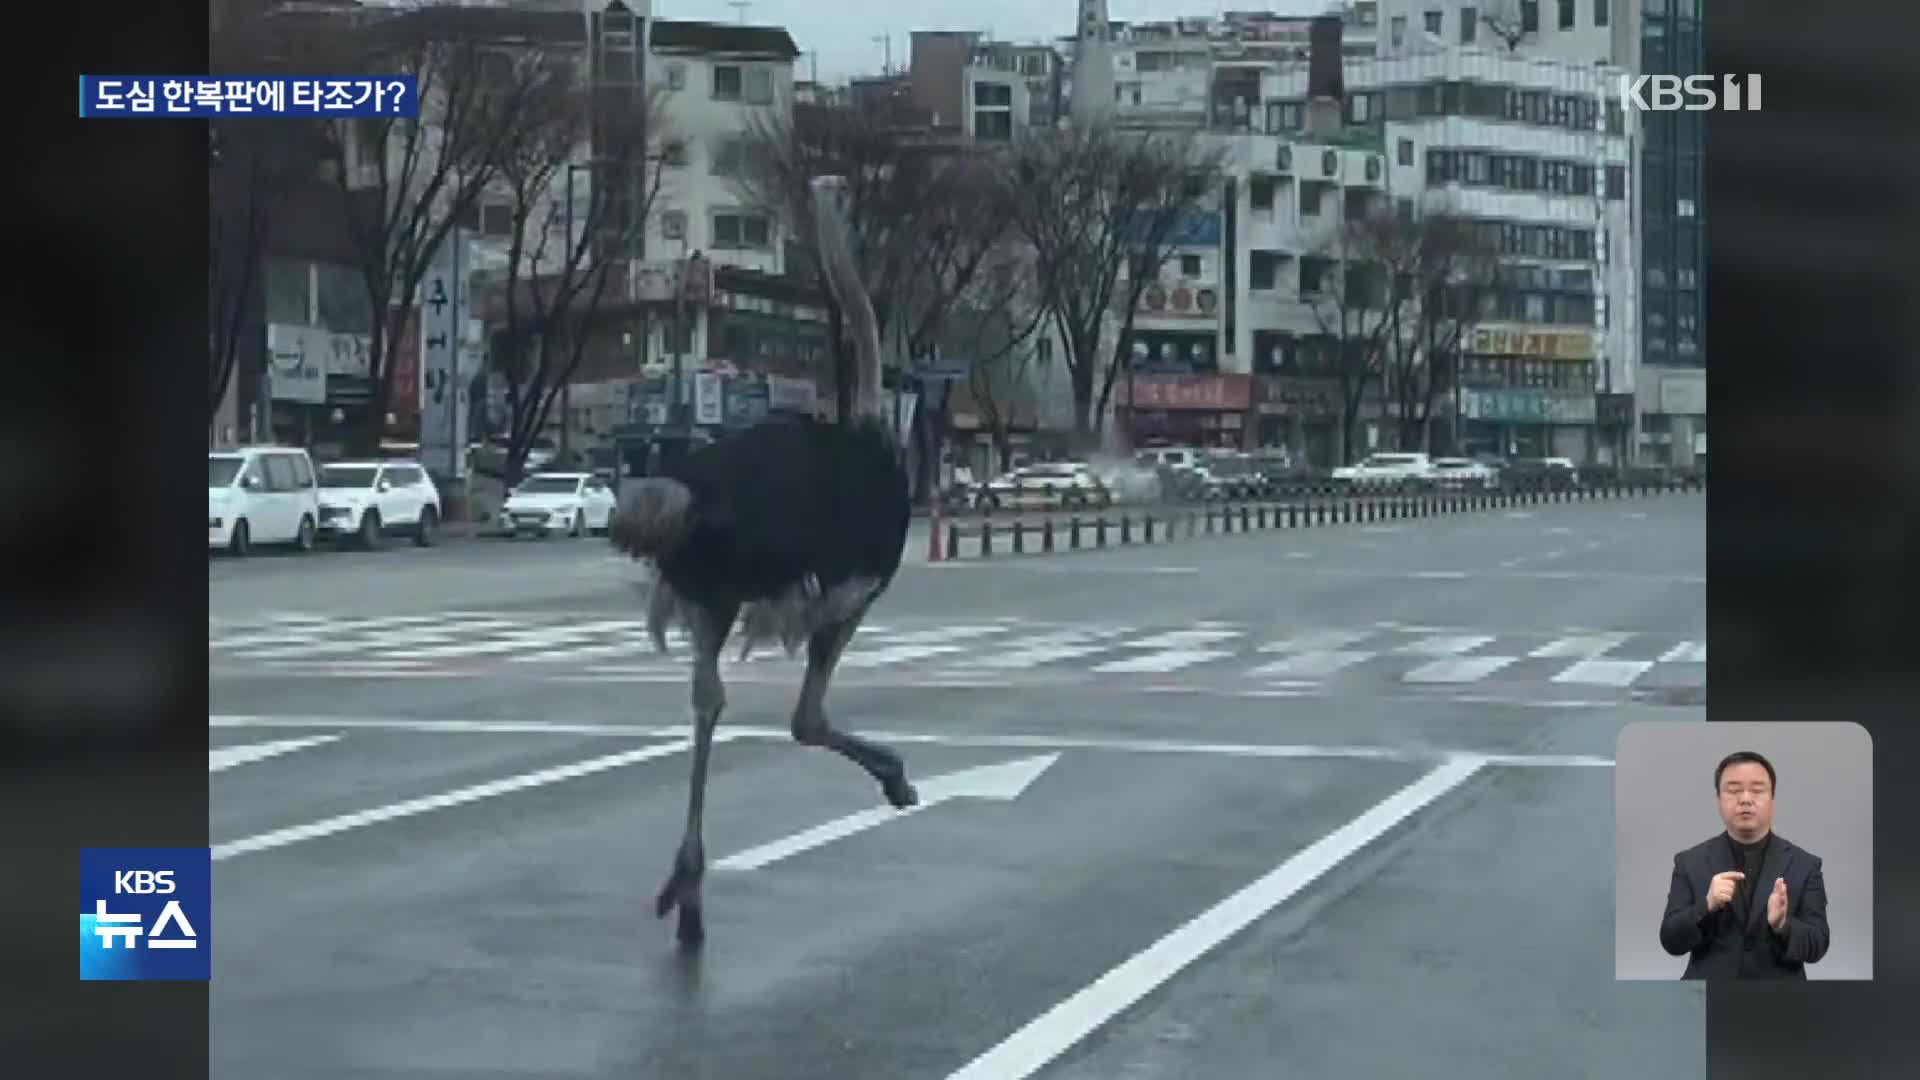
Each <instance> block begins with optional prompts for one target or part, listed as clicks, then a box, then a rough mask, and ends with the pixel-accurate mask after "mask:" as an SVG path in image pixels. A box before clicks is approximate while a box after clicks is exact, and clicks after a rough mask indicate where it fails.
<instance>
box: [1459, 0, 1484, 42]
mask: <svg viewBox="0 0 1920 1080" xmlns="http://www.w3.org/2000/svg"><path fill="white" fill-rule="evenodd" d="M1479 33H1480V9H1479V8H1470V7H1463V8H1461V9H1460V44H1462V45H1471V44H1473V43H1474V41H1475V40H1476V35H1478V34H1479Z"/></svg>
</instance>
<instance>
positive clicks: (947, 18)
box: [653, 0, 1336, 82]
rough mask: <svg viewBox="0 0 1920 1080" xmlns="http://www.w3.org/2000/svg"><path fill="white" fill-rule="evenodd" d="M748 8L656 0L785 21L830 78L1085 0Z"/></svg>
mask: <svg viewBox="0 0 1920 1080" xmlns="http://www.w3.org/2000/svg"><path fill="white" fill-rule="evenodd" d="M743 3H745V9H744V11H742V9H740V8H737V7H735V6H733V5H732V4H729V3H728V2H727V0H653V13H654V14H655V15H656V16H658V17H660V18H666V19H704V20H706V21H709V22H739V21H742V15H744V16H745V19H744V21H746V22H749V23H756V24H760V25H773V26H784V27H786V28H787V30H788V32H790V33H792V34H793V40H794V44H796V45H798V46H799V47H800V50H801V51H802V52H817V53H818V56H817V57H814V56H802V57H801V58H800V60H799V62H798V63H797V64H796V65H795V74H796V75H797V76H798V77H800V78H803V79H804V78H808V77H809V72H810V67H811V65H813V64H815V63H817V64H818V70H819V77H820V79H821V80H822V81H823V82H840V81H842V80H844V79H846V78H847V76H849V75H865V74H872V73H877V72H878V71H879V70H880V67H881V64H882V62H883V61H884V60H885V58H886V46H885V44H883V43H882V42H880V41H877V40H874V39H876V38H879V37H881V36H883V35H892V37H893V63H894V66H896V67H904V66H905V65H906V62H907V42H908V40H909V37H908V35H910V34H911V33H912V32H913V31H915V30H981V31H985V32H987V33H989V34H991V35H993V36H994V37H996V38H1003V39H1006V40H1009V41H1021V42H1024V41H1047V40H1052V39H1053V38H1056V37H1059V36H1060V35H1062V34H1066V33H1069V32H1071V31H1072V29H1073V22H1074V16H1075V15H1076V14H1077V13H1078V12H1079V10H1080V4H1079V0H872V2H869V3H852V2H848V0H751V2H745V0H743ZM1335 6H1336V3H1335V0H1238V2H1230V3H1220V4H1216V3H1214V0H1107V12H1108V15H1109V16H1110V17H1111V18H1115V19H1126V20H1138V19H1175V18H1180V17H1182V16H1196V15H1212V14H1215V13H1217V12H1219V11H1274V12H1278V13H1280V14H1287V15H1317V14H1319V13H1321V12H1323V11H1326V10H1328V9H1329V8H1331V7H1335Z"/></svg>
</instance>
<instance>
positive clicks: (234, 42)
mask: <svg viewBox="0 0 1920 1080" xmlns="http://www.w3.org/2000/svg"><path fill="white" fill-rule="evenodd" d="M262 16H263V13H262V12H260V11H258V10H254V9H247V10H244V11H237V12H229V13H227V15H226V17H225V18H223V19H220V20H219V21H218V22H217V25H216V26H215V27H214V28H213V32H212V33H211V35H210V38H209V42H208V51H209V54H210V60H211V68H210V70H211V72H212V73H213V74H216V75H223V74H251V75H259V74H262V73H271V72H278V71H284V70H287V65H286V60H287V57H286V56H285V55H284V54H283V51H282V49H281V47H280V46H281V43H280V41H279V40H278V38H277V36H276V35H275V34H274V33H273V32H272V29H271V28H270V26H269V25H268V24H267V22H266V20H265V19H264V18H263V17H262ZM207 151H208V169H207V180H208V193H207V203H208V205H207V211H208V212H207V253H208V260H207V301H208V311H207V326H208V330H209V332H210V333H209V341H208V367H207V409H208V414H207V415H208V423H209V424H212V423H213V421H214V418H215V416H216V415H217V413H218V412H219V409H220V403H221V402H222V401H224V400H225V399H226V396H227V391H228V388H229V387H230V386H231V385H232V383H233V378H234V373H235V371H236V370H237V368H238V367H239V361H240V357H241V356H242V355H243V354H244V353H245V352H246V350H247V347H248V343H249V342H250V341H251V340H252V338H253V334H254V333H255V331H257V330H258V325H257V321H256V319H255V315H256V313H257V312H258V309H259V305H260V303H261V301H262V300H263V298H264V293H265V283H264V282H263V281H262V280H261V272H262V266H263V263H264V261H265V257H266V248H267V236H268V231H269V227H270V224H271V221H272V219H273V215H274V214H275V213H276V212H277V211H279V210H280V209H281V207H280V205H279V204H280V202H281V200H282V198H283V197H284V196H285V195H287V194H288V193H289V192H290V191H292V190H293V189H294V188H296V187H298V186H299V185H301V184H303V183H306V182H309V181H311V180H314V179H315V178H317V177H318V175H319V166H320V162H321V160H322V157H323V154H324V146H323V145H322V143H321V140H320V129H319V127H318V126H317V125H316V124H314V123H313V122H311V121H308V120H303V119H300V118H297V117H292V118H286V119H282V120H276V121H274V122H273V123H270V124H268V123H261V122H259V121H257V120H253V119H250V118H246V117H224V116H223V117H216V118H215V119H213V120H211V121H209V124H208V129H207Z"/></svg>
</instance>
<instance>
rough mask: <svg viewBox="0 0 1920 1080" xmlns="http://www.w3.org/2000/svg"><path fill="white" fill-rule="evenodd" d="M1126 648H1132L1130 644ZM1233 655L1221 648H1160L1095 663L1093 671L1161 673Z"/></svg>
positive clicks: (1132, 673)
mask: <svg viewBox="0 0 1920 1080" xmlns="http://www.w3.org/2000/svg"><path fill="white" fill-rule="evenodd" d="M1127 648H1132V646H1131V645H1129V646H1127ZM1232 655H1234V654H1233V653H1231V652H1227V651H1225V650H1222V649H1162V650H1160V651H1159V652H1150V653H1148V654H1146V655H1145V656H1130V657H1128V658H1126V659H1125V660H1109V661H1107V662H1106V663H1104V664H1095V665H1094V666H1093V671H1094V672H1095V673H1096V674H1101V675H1138V674H1145V673H1152V674H1161V673H1164V672H1168V671H1179V670H1180V669H1181V668H1186V667H1192V666H1193V665H1195V664H1205V663H1208V662H1210V661H1214V660H1225V659H1227V658H1228V657H1230V656H1232Z"/></svg>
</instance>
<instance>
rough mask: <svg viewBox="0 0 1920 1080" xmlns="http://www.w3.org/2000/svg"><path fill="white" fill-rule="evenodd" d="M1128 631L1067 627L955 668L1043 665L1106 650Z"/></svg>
mask: <svg viewBox="0 0 1920 1080" xmlns="http://www.w3.org/2000/svg"><path fill="white" fill-rule="evenodd" d="M1128 632H1129V631H1127V630H1118V631H1113V630H1106V631H1098V630H1067V631H1061V632H1059V633H1053V634H1039V635H1036V636H1034V637H1029V638H1015V639H1013V640H1012V641H1008V642H1005V643H1004V645H1005V647H1006V651H1005V652H993V653H987V654H985V655H983V656H978V657H974V658H972V659H968V660H961V661H957V662H955V663H954V664H953V665H952V666H953V667H955V668H980V669H986V670H995V669H1004V670H1018V669H1023V668H1033V667H1039V666H1040V665H1042V664H1053V663H1058V662H1059V661H1061V660H1072V659H1075V658H1077V657H1081V656H1092V655H1093V654H1094V653H1102V652H1107V651H1109V650H1111V649H1112V648H1113V641H1112V639H1113V638H1115V637H1120V636H1123V635H1125V634H1126V633H1128Z"/></svg>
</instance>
